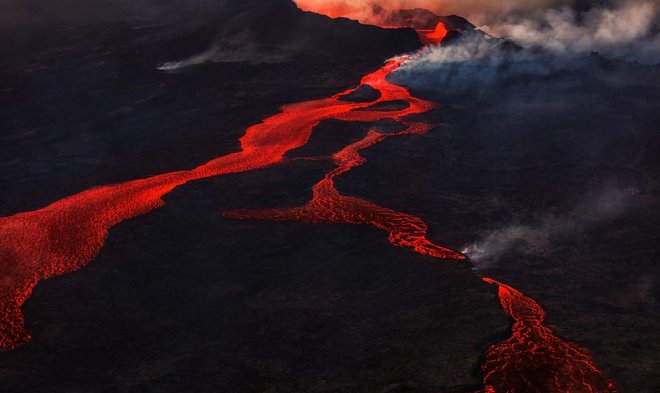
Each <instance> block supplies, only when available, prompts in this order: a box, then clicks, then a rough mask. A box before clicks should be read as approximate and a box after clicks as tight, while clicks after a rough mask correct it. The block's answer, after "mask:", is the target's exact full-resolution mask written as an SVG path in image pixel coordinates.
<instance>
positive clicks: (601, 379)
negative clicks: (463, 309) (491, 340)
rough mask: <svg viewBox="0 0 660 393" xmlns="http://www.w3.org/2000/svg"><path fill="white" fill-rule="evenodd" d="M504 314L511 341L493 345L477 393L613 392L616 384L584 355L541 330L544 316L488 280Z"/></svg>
mask: <svg viewBox="0 0 660 393" xmlns="http://www.w3.org/2000/svg"><path fill="white" fill-rule="evenodd" d="M484 281H485V282H487V283H489V284H494V285H497V286H498V295H499V298H500V302H501V303H502V307H503V308H504V311H505V312H506V313H507V315H509V316H510V317H511V318H513V321H514V324H513V327H512V328H511V333H512V335H511V337H510V338H508V339H507V340H505V341H502V342H500V343H497V344H494V345H492V346H490V348H488V351H487V352H486V360H485V362H484V364H483V365H482V366H481V369H482V371H483V373H484V389H483V390H482V391H481V392H482V393H496V392H497V393H500V392H502V393H504V392H510V393H521V392H543V393H618V392H619V391H620V390H619V388H618V387H617V385H616V384H615V383H614V381H612V380H611V379H609V378H608V377H607V376H605V375H604V374H603V373H602V372H601V371H600V370H598V368H597V367H596V365H595V364H594V361H593V359H592V358H591V356H590V355H589V351H587V350H586V349H585V348H582V347H580V346H578V345H576V344H572V343H569V342H566V341H564V340H562V339H560V338H558V337H557V336H555V335H554V334H553V332H552V330H550V329H549V328H547V327H545V326H543V319H544V317H545V313H544V312H543V309H542V308H541V306H539V305H538V304H537V303H536V302H535V301H534V300H532V299H530V298H528V297H527V296H525V295H523V294H522V293H520V292H519V291H517V290H515V289H513V288H511V287H510V286H508V285H505V284H502V283H500V282H497V281H495V280H493V279H490V278H484Z"/></svg>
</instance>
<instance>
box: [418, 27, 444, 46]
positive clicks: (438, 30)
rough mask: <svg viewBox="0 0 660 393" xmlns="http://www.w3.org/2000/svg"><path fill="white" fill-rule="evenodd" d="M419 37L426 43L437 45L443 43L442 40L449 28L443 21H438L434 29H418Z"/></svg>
mask: <svg viewBox="0 0 660 393" xmlns="http://www.w3.org/2000/svg"><path fill="white" fill-rule="evenodd" d="M417 33H418V34H419V38H420V39H421V40H422V43H423V44H425V45H432V44H433V45H437V44H440V43H442V40H443V39H444V38H445V37H446V36H447V33H448V31H447V28H446V27H445V24H444V23H442V22H438V24H437V25H436V26H435V30H433V31H428V32H427V31H425V30H418V31H417Z"/></svg>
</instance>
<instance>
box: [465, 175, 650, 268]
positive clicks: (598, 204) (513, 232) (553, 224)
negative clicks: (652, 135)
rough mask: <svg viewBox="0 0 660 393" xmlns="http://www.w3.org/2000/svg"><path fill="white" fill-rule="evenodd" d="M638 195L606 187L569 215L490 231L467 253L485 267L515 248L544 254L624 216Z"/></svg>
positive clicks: (632, 189)
mask: <svg viewBox="0 0 660 393" xmlns="http://www.w3.org/2000/svg"><path fill="white" fill-rule="evenodd" d="M637 193H638V191H637V190H636V189H634V188H618V187H606V188H604V189H603V190H601V191H600V192H597V193H595V194H593V195H590V196H589V197H587V198H586V200H584V201H583V202H582V203H580V204H578V206H576V207H575V208H574V209H572V210H571V211H569V212H567V213H565V214H560V215H547V216H545V217H542V218H541V219H540V220H538V221H537V222H536V223H532V224H512V225H507V226H504V227H501V228H497V229H493V230H489V231H487V232H486V233H484V234H483V236H482V237H481V239H479V240H478V241H476V242H475V243H472V244H470V245H468V246H466V247H465V248H464V249H463V253H465V254H467V255H468V256H469V257H470V259H472V260H474V261H475V262H476V263H477V264H478V265H479V266H481V267H485V266H488V265H489V264H493V263H496V262H497V261H498V260H499V259H500V257H501V256H502V255H503V254H504V253H506V252H507V251H509V250H512V249H516V250H517V251H519V252H523V253H525V254H528V255H542V254H543V253H545V252H546V250H547V249H548V248H549V246H550V245H551V244H552V241H553V238H555V237H557V236H560V235H561V236H571V235H575V234H577V233H579V232H580V231H583V230H586V229H589V228H592V227H595V226H596V225H598V224H599V223H601V222H603V221H606V220H611V219H614V218H616V217H618V216H620V215H621V214H623V213H624V212H625V211H626V209H628V207H629V206H630V205H631V202H632V200H633V197H634V196H635V195H637Z"/></svg>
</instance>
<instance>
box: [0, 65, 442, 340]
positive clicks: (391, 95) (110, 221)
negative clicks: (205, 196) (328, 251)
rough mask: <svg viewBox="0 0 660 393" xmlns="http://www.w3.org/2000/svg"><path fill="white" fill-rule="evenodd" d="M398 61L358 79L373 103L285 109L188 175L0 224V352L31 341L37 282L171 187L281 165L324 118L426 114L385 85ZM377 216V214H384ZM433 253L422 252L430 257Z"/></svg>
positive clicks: (114, 189)
mask: <svg viewBox="0 0 660 393" xmlns="http://www.w3.org/2000/svg"><path fill="white" fill-rule="evenodd" d="M403 61H405V57H400V58H396V59H392V60H390V61H388V62H387V63H386V64H385V65H384V66H383V67H382V68H380V69H378V70H377V71H375V72H373V73H371V74H368V75H366V76H365V77H363V78H362V81H361V85H364V84H368V85H370V86H372V87H373V88H375V89H377V90H378V91H379V92H380V97H379V98H378V99H376V100H374V101H372V102H360V103H354V102H346V101H342V100H341V97H342V96H344V95H347V94H350V93H352V92H353V91H355V90H356V89H357V88H355V89H349V90H346V91H344V92H341V93H339V94H336V95H334V96H332V97H330V98H322V99H318V100H311V101H305V102H300V103H295V104H290V105H286V106H283V107H282V108H281V112H280V113H278V114H276V115H274V116H272V117H269V118H266V119H264V120H263V121H262V122H261V123H259V124H256V125H254V126H251V127H249V128H248V129H247V130H246V132H245V134H244V136H243V137H241V139H240V144H241V150H240V151H239V152H236V153H231V154H228V155H225V156H222V157H219V158H216V159H214V160H211V161H209V162H207V163H206V164H203V165H201V166H199V167H197V168H194V169H191V170H183V171H177V172H171V173H166V174H162V175H157V176H153V177H149V178H145V179H139V180H133V181H128V182H125V183H119V184H114V185H109V186H102V187H96V188H91V189H89V190H86V191H83V192H81V193H79V194H75V195H73V196H70V197H67V198H64V199H61V200H59V201H56V202H54V203H52V204H50V205H49V206H46V207H44V208H42V209H39V210H34V211H29V212H23V213H18V214H15V215H12V216H7V217H2V218H0V272H2V274H3V275H2V278H1V279H0V349H3V350H11V349H14V348H16V347H18V346H20V345H22V344H24V343H25V342H27V341H29V340H30V338H31V336H30V333H29V332H28V331H27V330H26V329H25V325H24V324H25V321H24V317H23V313H22V312H21V306H22V305H23V303H24V302H25V301H26V300H27V299H28V298H29V296H30V294H31V292H32V289H33V288H34V287H35V285H37V283H38V282H39V281H41V280H43V279H47V278H49V277H53V276H57V275H61V274H64V273H67V272H71V271H75V270H77V269H80V268H81V267H83V266H85V265H86V264H88V263H89V262H90V261H92V260H93V259H94V258H95V257H96V255H97V254H98V253H99V251H100V250H101V248H102V247H103V244H104V242H105V239H106V237H107V236H108V230H109V229H110V228H111V227H112V226H114V225H117V224H119V223H121V222H123V221H125V220H128V219H130V218H133V217H136V216H139V215H142V214H145V213H147V212H149V211H151V210H153V209H155V208H158V207H160V206H162V204H163V201H162V197H163V196H164V195H166V194H168V193H169V192H171V191H172V190H173V189H174V188H176V187H178V186H180V185H182V184H185V183H187V182H189V181H192V180H197V179H203V178H207V177H211V176H218V175H223V174H228V173H238V172H245V171H249V170H253V169H259V168H265V167H268V166H272V165H275V164H279V163H282V162H285V161H286V159H285V158H284V154H285V153H286V152H288V151H290V150H293V149H296V148H299V147H301V146H303V145H305V144H306V143H307V141H308V139H309V136H310V135H311V133H312V130H313V129H314V127H316V126H317V125H318V124H319V123H320V122H321V121H323V120H326V119H340V120H346V121H363V122H365V121H368V122H371V121H377V120H379V119H383V118H390V117H394V118H402V117H404V116H407V115H411V114H416V113H422V112H425V111H428V110H430V109H431V108H432V104H431V103H429V102H428V101H425V100H421V99H417V98H415V97H412V96H411V95H410V94H409V93H408V91H407V90H406V89H405V88H403V87H400V86H397V85H394V84H391V83H389V82H387V81H386V79H385V78H386V77H387V75H389V73H390V72H392V71H393V70H394V69H396V68H397V67H398V66H399V65H400V64H401V63H402V62H403ZM391 100H404V101H406V102H408V103H409V104H410V105H409V106H408V107H407V108H404V109H401V110H398V111H389V112H382V111H377V110H370V109H369V108H368V107H369V106H371V105H374V104H376V103H378V102H385V101H391ZM365 203H366V202H365ZM374 206H375V205H374ZM380 209H381V210H380V211H381V215H383V214H385V212H386V211H387V209H382V208H380ZM404 216H405V217H408V216H407V215H404ZM410 217H412V216H410ZM410 220H411V223H412V225H417V226H418V228H417V231H416V232H414V233H415V235H413V236H417V235H419V234H420V233H421V234H422V236H423V233H424V232H425V227H423V228H424V229H423V230H421V229H422V226H421V224H420V222H421V220H419V219H417V220H414V219H412V218H411V219H410ZM388 228H389V229H391V233H392V235H391V236H397V232H396V231H395V227H394V224H392V223H390V224H388ZM420 230H421V232H420ZM400 233H402V235H401V236H402V239H401V240H400V241H399V243H400V244H404V243H405V242H406V241H413V242H414V241H417V242H418V243H419V244H418V247H423V244H422V243H423V241H421V240H414V239H413V240H410V239H404V238H403V237H405V236H404V235H403V234H404V233H408V234H411V233H413V232H412V231H411V230H408V231H407V232H400ZM420 242H421V243H420ZM432 248H433V247H430V246H429V250H431V249H432ZM438 250H440V248H439V249H438ZM429 252H430V251H429ZM448 255H449V254H448Z"/></svg>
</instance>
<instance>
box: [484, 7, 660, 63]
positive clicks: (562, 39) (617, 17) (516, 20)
mask: <svg viewBox="0 0 660 393" xmlns="http://www.w3.org/2000/svg"><path fill="white" fill-rule="evenodd" d="M657 14H658V7H657V6H656V4H655V3H653V2H651V1H647V0H638V1H628V2H624V3H622V4H620V5H618V6H614V7H604V6H598V7H594V8H592V9H590V10H589V11H586V12H583V13H579V12H577V11H575V10H574V9H572V8H570V7H561V8H558V9H549V10H545V11H540V12H536V13H534V14H533V15H528V16H525V17H520V16H508V17H507V18H505V19H504V20H503V21H499V22H498V23H495V24H492V25H484V26H482V28H481V29H482V30H484V31H486V32H488V33H490V34H492V35H495V36H497V37H503V38H507V39H511V40H513V41H514V42H516V43H518V44H520V45H523V46H525V47H528V48H529V47H531V48H543V49H544V50H547V51H549V52H552V53H559V54H565V53H580V52H590V51H594V52H599V53H600V54H603V55H605V56H608V57H615V58H624V59H628V60H634V61H638V62H640V63H645V64H656V63H659V62H660V34H658V27H657V25H656V23H657Z"/></svg>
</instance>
